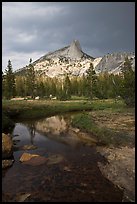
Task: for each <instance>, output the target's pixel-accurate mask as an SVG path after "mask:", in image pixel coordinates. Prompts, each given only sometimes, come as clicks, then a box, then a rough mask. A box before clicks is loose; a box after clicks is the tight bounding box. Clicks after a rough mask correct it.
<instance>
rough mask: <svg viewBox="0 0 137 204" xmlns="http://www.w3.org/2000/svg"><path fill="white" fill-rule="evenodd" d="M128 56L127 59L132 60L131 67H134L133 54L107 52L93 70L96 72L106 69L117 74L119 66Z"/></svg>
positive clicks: (120, 66) (119, 70)
mask: <svg viewBox="0 0 137 204" xmlns="http://www.w3.org/2000/svg"><path fill="white" fill-rule="evenodd" d="M126 56H128V59H130V60H131V62H132V67H133V69H135V54H134V53H127V52H119V53H113V54H107V55H105V56H104V57H102V59H101V60H100V61H99V63H97V64H96V66H95V70H96V72H97V73H100V72H104V71H108V72H109V73H113V74H119V73H120V72H121V68H122V66H123V64H124V61H125V57H126Z"/></svg>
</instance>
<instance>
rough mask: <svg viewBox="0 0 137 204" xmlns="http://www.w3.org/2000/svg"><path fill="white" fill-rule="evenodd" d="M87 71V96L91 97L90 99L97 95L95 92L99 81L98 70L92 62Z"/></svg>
mask: <svg viewBox="0 0 137 204" xmlns="http://www.w3.org/2000/svg"><path fill="white" fill-rule="evenodd" d="M86 73H87V76H86V80H87V84H86V89H87V96H88V97H89V99H90V100H92V99H93V96H94V95H95V92H96V81H97V77H96V72H95V70H94V68H93V64H92V63H90V67H89V69H88V70H87V72H86Z"/></svg>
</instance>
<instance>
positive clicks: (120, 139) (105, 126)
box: [72, 100, 135, 147]
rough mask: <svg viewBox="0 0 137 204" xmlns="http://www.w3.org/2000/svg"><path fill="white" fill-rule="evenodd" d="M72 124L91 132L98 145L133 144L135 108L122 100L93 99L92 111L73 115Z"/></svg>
mask: <svg viewBox="0 0 137 204" xmlns="http://www.w3.org/2000/svg"><path fill="white" fill-rule="evenodd" d="M72 125H73V126H74V127H77V128H80V129H81V130H83V131H86V132H89V133H91V134H92V136H93V137H95V138H96V139H97V140H98V144H99V145H107V146H115V147H118V146H134V145H135V109H134V108H128V107H126V106H125V104H124V103H123V102H122V101H118V102H117V103H114V101H112V100H105V101H96V102H95V101H93V102H92V111H91V112H89V113H88V112H87V113H80V114H78V115H76V116H74V117H73V119H72Z"/></svg>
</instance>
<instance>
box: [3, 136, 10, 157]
mask: <svg viewBox="0 0 137 204" xmlns="http://www.w3.org/2000/svg"><path fill="white" fill-rule="evenodd" d="M12 155H13V141H12V137H11V135H9V134H4V133H2V159H7V158H10V157H11V156H12Z"/></svg>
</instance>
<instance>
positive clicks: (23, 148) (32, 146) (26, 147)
mask: <svg viewBox="0 0 137 204" xmlns="http://www.w3.org/2000/svg"><path fill="white" fill-rule="evenodd" d="M20 149H21V150H34V149H37V146H35V145H24V146H22V147H20Z"/></svg>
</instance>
